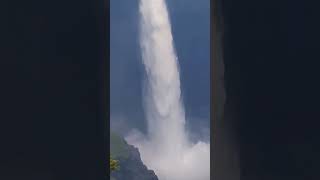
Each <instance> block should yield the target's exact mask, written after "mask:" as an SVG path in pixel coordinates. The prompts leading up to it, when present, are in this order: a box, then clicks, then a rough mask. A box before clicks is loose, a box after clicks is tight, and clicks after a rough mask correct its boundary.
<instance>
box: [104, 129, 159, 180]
mask: <svg viewBox="0 0 320 180" xmlns="http://www.w3.org/2000/svg"><path fill="white" fill-rule="evenodd" d="M110 147H111V156H112V157H113V158H114V159H116V160H118V161H119V165H120V167H119V169H118V170H116V171H113V172H112V173H111V178H110V179H111V180H158V178H157V176H156V174H155V173H154V171H153V170H149V169H148V168H147V167H146V166H145V165H144V164H143V162H142V160H141V157H140V153H139V150H138V148H136V147H134V146H132V145H130V144H128V143H127V142H126V141H125V140H124V139H123V138H121V137H120V136H117V135H115V134H111V138H110Z"/></svg>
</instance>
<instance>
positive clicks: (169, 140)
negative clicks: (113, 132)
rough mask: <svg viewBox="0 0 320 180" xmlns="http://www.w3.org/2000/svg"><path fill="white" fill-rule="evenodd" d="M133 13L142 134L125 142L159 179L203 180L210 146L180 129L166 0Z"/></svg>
mask: <svg viewBox="0 0 320 180" xmlns="http://www.w3.org/2000/svg"><path fill="white" fill-rule="evenodd" d="M139 12H140V46H141V53H142V64H143V66H144V68H145V72H146V76H145V81H144V88H143V90H144V91H143V104H144V111H145V116H146V119H147V134H143V133H141V132H139V131H138V130H134V131H132V132H131V134H129V135H128V136H127V137H126V140H127V141H128V143H130V144H133V145H135V146H137V147H138V148H139V151H140V153H141V159H142V161H143V162H144V164H146V166H147V167H148V168H150V169H152V170H154V171H155V173H156V175H157V176H158V177H159V179H160V180H182V179H183V180H209V179H210V144H209V143H207V142H203V141H197V142H194V141H191V140H190V138H189V136H190V134H189V133H188V132H187V130H186V117H185V109H184V104H183V99H182V95H181V88H180V73H179V63H178V58H177V55H176V52H175V48H174V42H173V37H172V32H171V24H170V20H169V15H168V10H167V7H166V2H165V1H164V0H140V4H139Z"/></svg>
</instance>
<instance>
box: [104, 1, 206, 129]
mask: <svg viewBox="0 0 320 180" xmlns="http://www.w3.org/2000/svg"><path fill="white" fill-rule="evenodd" d="M110 4H111V7H110V11H111V13H110V98H111V100H110V110H111V121H113V123H114V122H115V121H116V123H115V124H121V125H120V126H127V127H128V128H138V129H140V130H142V131H144V130H145V119H144V112H143V108H142V83H143V69H142V68H143V67H142V64H141V55H140V48H139V40H138V18H139V17H138V15H139V14H138V0H111V1H110ZM167 5H168V9H169V13H170V19H171V24H172V32H173V38H174V43H175V48H176V51H177V55H178V59H179V64H180V73H181V85H182V87H181V88H182V93H183V100H184V104H185V109H186V114H187V125H188V127H192V128H191V129H192V130H193V131H198V132H199V130H200V129H203V127H206V128H208V127H209V123H210V120H209V118H210V109H209V108H210V76H209V75H210V66H209V65H210V59H209V58H210V49H209V48H210V39H209V38H210V22H209V20H210V8H209V7H210V0H197V1H195V0H167ZM112 127H113V126H112Z"/></svg>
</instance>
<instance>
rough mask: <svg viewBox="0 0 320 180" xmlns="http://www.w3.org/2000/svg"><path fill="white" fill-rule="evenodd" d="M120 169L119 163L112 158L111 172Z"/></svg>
mask: <svg viewBox="0 0 320 180" xmlns="http://www.w3.org/2000/svg"><path fill="white" fill-rule="evenodd" d="M117 169H119V162H118V161H117V160H114V159H112V158H111V157H110V171H115V170H117Z"/></svg>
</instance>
